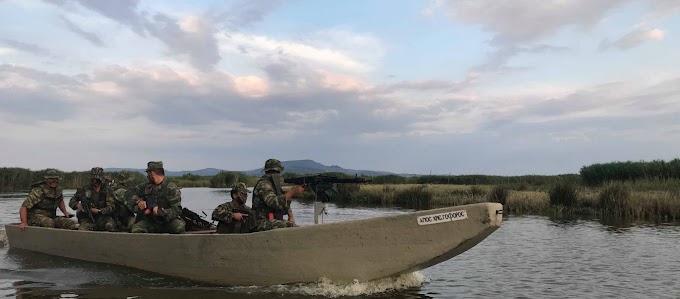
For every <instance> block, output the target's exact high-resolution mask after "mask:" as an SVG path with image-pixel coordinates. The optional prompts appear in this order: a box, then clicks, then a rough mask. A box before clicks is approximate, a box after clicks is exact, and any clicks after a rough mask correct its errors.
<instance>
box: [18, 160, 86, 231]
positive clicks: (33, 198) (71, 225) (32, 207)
mask: <svg viewBox="0 0 680 299" xmlns="http://www.w3.org/2000/svg"><path fill="white" fill-rule="evenodd" d="M54 178H56V179H59V176H57V172H56V171H54V170H48V171H47V175H46V176H45V179H46V180H47V179H54ZM31 187H32V189H31V192H30V193H29V194H28V198H26V200H25V201H24V202H23V203H22V204H21V207H22V208H26V210H27V219H26V223H27V224H28V225H30V226H42V227H53V228H64V229H75V227H76V223H75V222H73V221H72V220H71V219H68V218H64V217H57V208H58V207H59V203H61V202H62V201H63V200H64V194H63V191H64V189H63V188H62V187H61V186H57V187H56V188H54V189H52V188H50V187H48V186H47V184H46V183H45V182H39V183H36V184H33V185H31Z"/></svg>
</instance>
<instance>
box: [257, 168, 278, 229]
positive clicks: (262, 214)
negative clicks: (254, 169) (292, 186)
mask: <svg viewBox="0 0 680 299" xmlns="http://www.w3.org/2000/svg"><path fill="white" fill-rule="evenodd" d="M262 180H268V181H269V182H270V183H271V184H272V186H274V193H275V194H276V196H279V195H281V194H284V192H283V189H282V188H281V184H280V182H279V181H278V180H275V179H273V178H271V177H263V178H260V180H259V181H257V183H256V184H255V186H256V187H257V185H258V184H260V182H261V181H262ZM253 211H255V213H256V214H257V217H258V218H259V219H269V218H270V216H269V214H272V215H273V219H277V220H283V211H281V210H279V209H272V208H270V207H268V206H267V205H266V204H264V202H262V205H255V201H253Z"/></svg>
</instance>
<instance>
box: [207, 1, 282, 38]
mask: <svg viewBox="0 0 680 299" xmlns="http://www.w3.org/2000/svg"><path fill="white" fill-rule="evenodd" d="M286 2H289V1H285V0H271V1H266V2H262V1H247V0H241V1H237V2H236V3H234V4H233V5H232V6H231V8H230V9H228V10H227V11H225V12H222V13H220V14H218V15H217V16H215V17H214V20H215V21H216V22H218V23H223V24H225V25H226V27H227V28H228V29H229V30H230V31H237V30H238V29H240V28H243V27H248V26H251V25H253V24H255V23H257V22H260V21H262V20H263V19H264V17H265V16H266V15H267V14H269V13H271V12H272V11H274V10H275V9H277V8H278V7H279V6H281V5H283V4H284V3H286Z"/></svg>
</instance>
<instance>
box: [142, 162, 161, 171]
mask: <svg viewBox="0 0 680 299" xmlns="http://www.w3.org/2000/svg"><path fill="white" fill-rule="evenodd" d="M156 169H163V161H149V163H146V171H151V170H156Z"/></svg>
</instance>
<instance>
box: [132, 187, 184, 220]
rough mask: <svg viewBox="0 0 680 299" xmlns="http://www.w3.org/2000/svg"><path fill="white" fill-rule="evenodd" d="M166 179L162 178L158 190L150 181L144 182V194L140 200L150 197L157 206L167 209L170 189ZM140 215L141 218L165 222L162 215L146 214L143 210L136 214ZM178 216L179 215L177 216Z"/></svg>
mask: <svg viewBox="0 0 680 299" xmlns="http://www.w3.org/2000/svg"><path fill="white" fill-rule="evenodd" d="M168 184H169V182H168V180H167V179H166V180H164V181H163V182H162V183H161V184H160V185H159V186H160V190H156V185H154V184H152V183H146V185H145V186H144V196H143V197H142V200H148V199H149V198H151V199H152V200H153V202H154V204H155V205H156V206H158V207H159V208H163V209H168V208H170V202H169V201H168V197H169V193H170V189H169V188H168ZM137 215H138V216H140V217H141V218H142V219H149V220H151V221H154V222H156V223H165V222H167V221H166V220H165V219H164V218H163V217H161V216H156V215H153V214H151V215H146V214H144V213H143V212H142V213H139V212H138V214H137ZM178 217H179V216H178Z"/></svg>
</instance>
